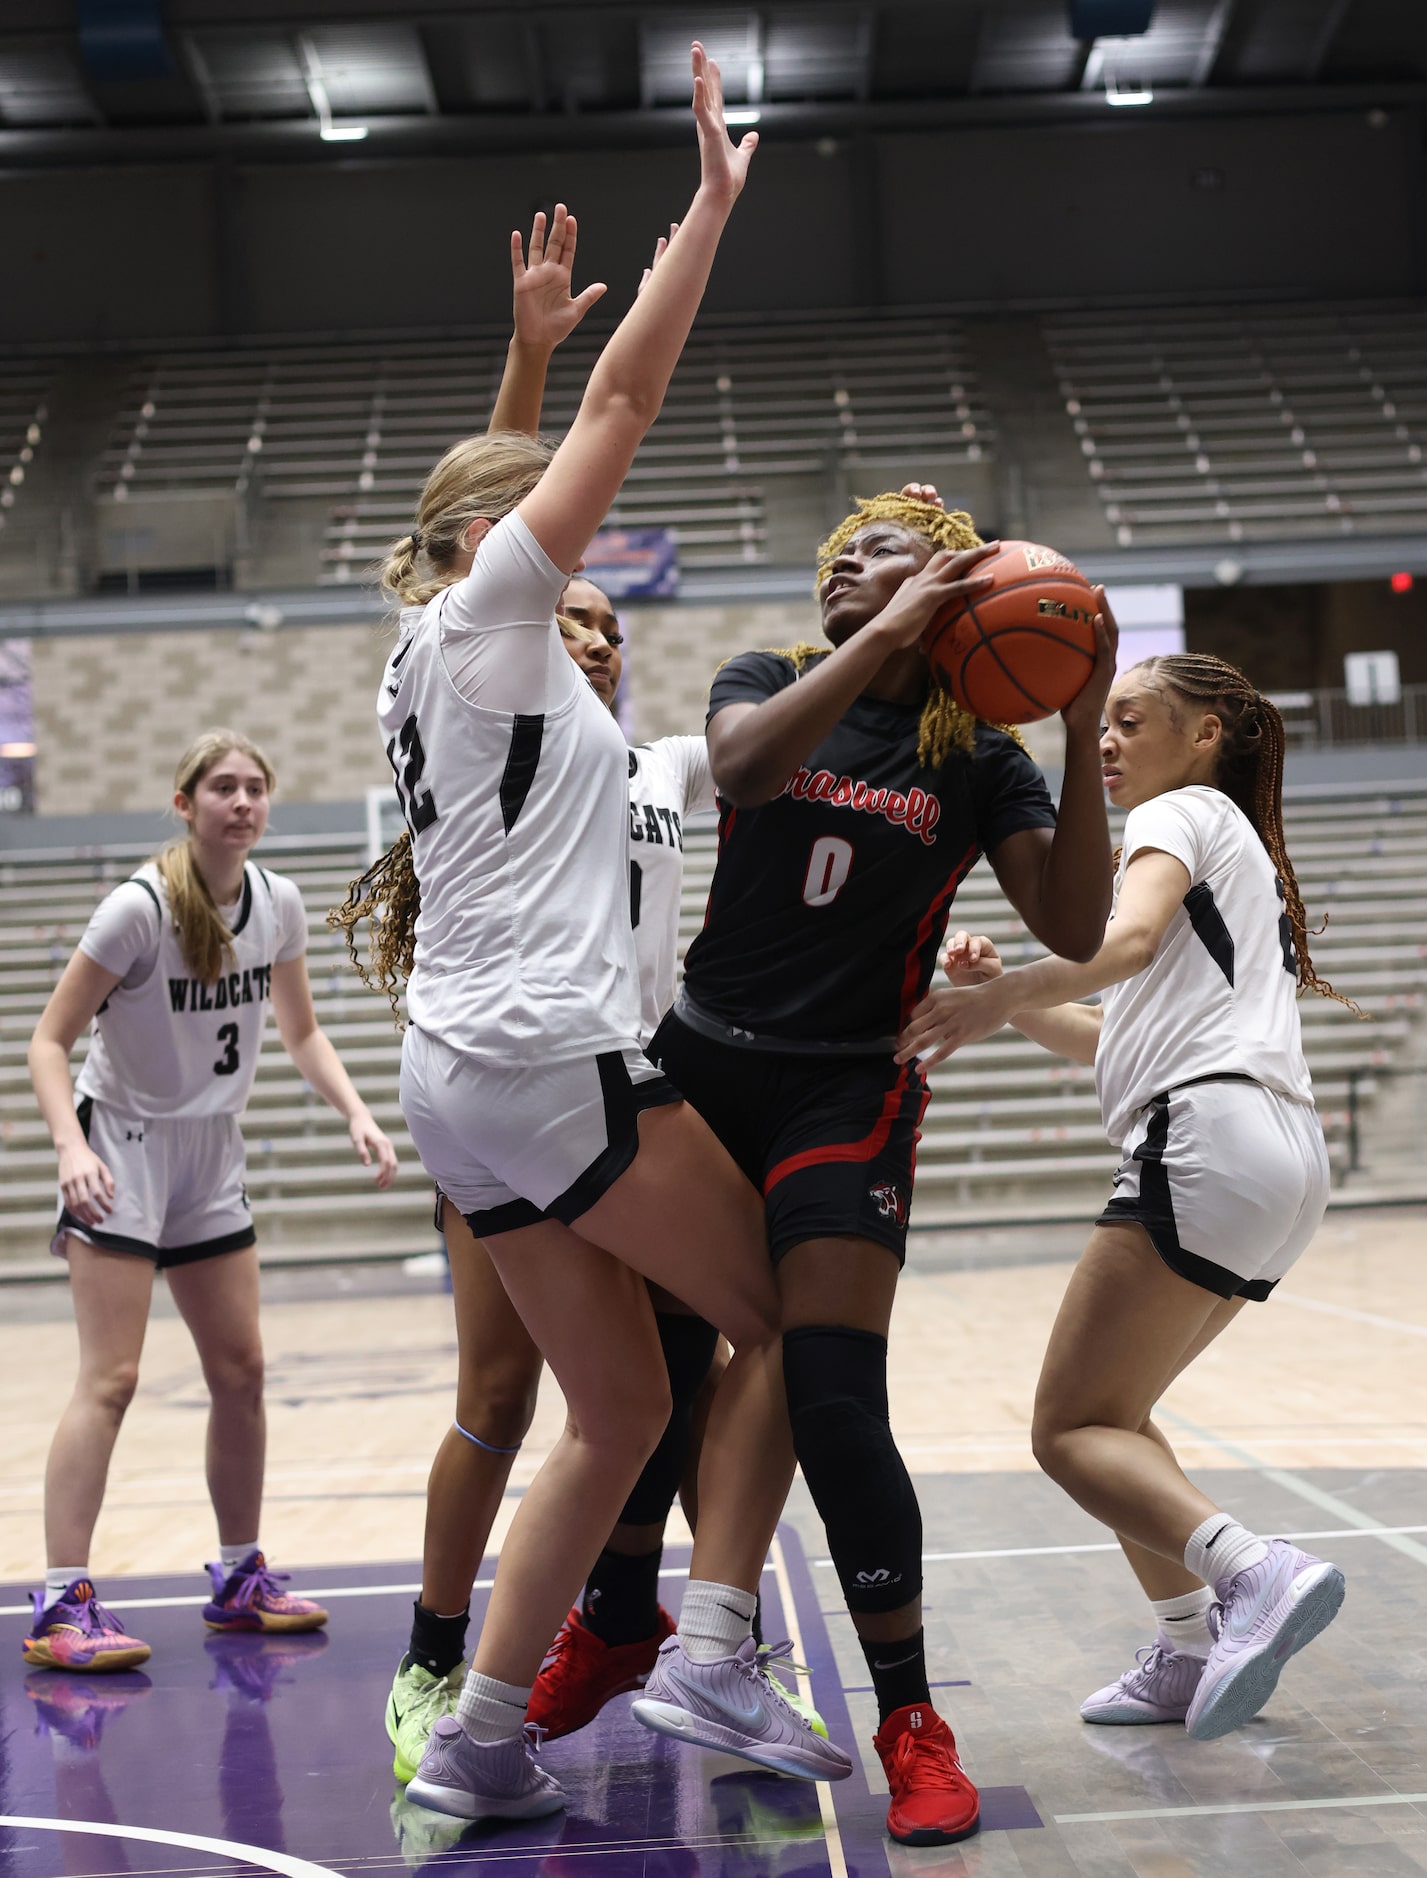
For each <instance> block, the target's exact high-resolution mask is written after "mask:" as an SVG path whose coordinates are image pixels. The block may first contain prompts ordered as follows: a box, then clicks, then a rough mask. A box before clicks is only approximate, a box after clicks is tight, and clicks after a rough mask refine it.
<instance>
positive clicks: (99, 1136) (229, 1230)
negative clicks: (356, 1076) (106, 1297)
mask: <svg viewBox="0 0 1427 1878" xmlns="http://www.w3.org/2000/svg"><path fill="white" fill-rule="evenodd" d="M79 1121H80V1126H81V1127H82V1128H83V1129H84V1135H85V1139H86V1140H87V1141H88V1143H89V1145H90V1147H91V1148H93V1150H94V1152H95V1153H96V1154H97V1155H98V1156H99V1158H100V1160H101V1161H103V1163H104V1165H105V1166H106V1167H107V1168H108V1169H109V1172H110V1173H111V1174H112V1175H113V1176H114V1206H113V1210H112V1212H109V1213H106V1214H105V1216H104V1219H103V1222H102V1224H100V1225H98V1226H86V1225H84V1224H83V1223H82V1222H81V1221H79V1220H77V1219H76V1218H75V1216H74V1215H73V1213H71V1212H70V1211H69V1209H68V1207H66V1206H65V1205H64V1204H63V1202H61V1204H60V1212H59V1224H58V1225H57V1226H56V1227H55V1235H54V1238H53V1239H52V1240H51V1242H50V1250H51V1251H52V1252H54V1253H56V1254H58V1255H59V1256H60V1257H63V1256H64V1254H65V1250H66V1247H65V1240H66V1238H67V1237H68V1236H69V1235H71V1234H72V1235H73V1236H74V1237H75V1238H76V1239H83V1240H84V1241H85V1243H86V1244H87V1245H93V1246H98V1247H99V1248H100V1250H101V1251H104V1252H132V1253H135V1254H137V1256H138V1257H140V1258H146V1259H152V1260H153V1262H154V1264H155V1265H157V1266H158V1267H159V1268H160V1270H164V1269H166V1268H167V1267H168V1266H170V1265H193V1264H196V1263H197V1261H198V1260H199V1259H210V1258H216V1257H217V1256H218V1254H219V1253H220V1252H241V1251H242V1250H243V1249H244V1247H246V1246H250V1245H254V1244H256V1242H257V1234H256V1233H255V1232H254V1231H253V1216H252V1212H251V1209H250V1208H249V1206H248V1190H247V1187H246V1186H245V1185H244V1177H245V1174H246V1172H247V1159H246V1156H245V1154H244V1151H243V1136H242V1133H241V1131H240V1129H239V1127H238V1118H237V1116H236V1115H202V1116H182V1115H180V1116H173V1117H170V1118H166V1119H165V1120H162V1121H144V1120H140V1119H138V1118H136V1117H134V1116H132V1115H124V1114H121V1113H120V1112H119V1110H117V1109H114V1108H111V1107H110V1106H108V1105H107V1104H105V1103H100V1102H96V1101H94V1099H93V1098H92V1097H91V1096H84V1097H83V1098H82V1099H81V1101H80V1103H79Z"/></svg>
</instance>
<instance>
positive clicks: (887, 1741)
mask: <svg viewBox="0 0 1427 1878" xmlns="http://www.w3.org/2000/svg"><path fill="white" fill-rule="evenodd" d="M872 1745H873V1747H874V1748H876V1750H877V1752H878V1754H879V1756H880V1757H881V1761H882V1771H883V1773H884V1774H886V1776H887V1785H888V1787H889V1788H890V1790H891V1794H892V1804H891V1805H890V1806H889V1807H888V1808H887V1830H888V1832H889V1833H891V1835H892V1837H893V1838H894V1839H898V1840H900V1841H901V1843H902V1844H903V1845H950V1844H951V1843H952V1842H953V1840H956V1839H969V1838H970V1837H971V1835H972V1833H973V1832H975V1831H976V1829H977V1827H978V1826H980V1824H981V1799H980V1796H979V1794H978V1793H977V1791H976V1789H975V1787H973V1786H972V1784H971V1782H970V1781H969V1780H968V1779H967V1777H966V1775H965V1774H964V1773H963V1772H962V1770H961V1762H960V1761H959V1760H958V1759H957V1754H956V1736H955V1735H954V1734H953V1733H952V1732H951V1730H950V1729H949V1728H948V1727H947V1725H946V1723H945V1722H944V1721H943V1720H942V1718H941V1716H940V1715H938V1714H937V1712H936V1710H935V1709H933V1708H924V1707H922V1706H921V1704H917V1705H915V1706H913V1707H909V1708H899V1709H894V1710H893V1711H892V1713H891V1714H890V1715H889V1716H888V1717H887V1719H886V1721H884V1722H883V1724H882V1726H881V1727H880V1728H879V1729H878V1730H877V1733H876V1734H875V1735H873V1737H872Z"/></svg>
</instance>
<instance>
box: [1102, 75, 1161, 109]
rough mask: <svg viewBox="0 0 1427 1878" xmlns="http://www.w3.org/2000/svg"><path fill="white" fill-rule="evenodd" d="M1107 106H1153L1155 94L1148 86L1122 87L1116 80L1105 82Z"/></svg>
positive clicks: (1109, 79)
mask: <svg viewBox="0 0 1427 1878" xmlns="http://www.w3.org/2000/svg"><path fill="white" fill-rule="evenodd" d="M1105 102H1106V104H1153V103H1154V93H1153V92H1152V91H1151V90H1150V88H1149V86H1148V85H1121V84H1120V82H1119V80H1118V79H1116V78H1107V79H1106V80H1105Z"/></svg>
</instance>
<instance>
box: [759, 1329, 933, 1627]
mask: <svg viewBox="0 0 1427 1878" xmlns="http://www.w3.org/2000/svg"><path fill="white" fill-rule="evenodd" d="M783 1379H784V1382H785V1384H786V1386H787V1391H788V1416H789V1420H790V1421H791V1422H792V1426H793V1450H794V1452H795V1453H796V1455H797V1457H798V1464H799V1466H800V1467H801V1468H802V1470H803V1478H804V1480H806V1481H807V1483H808V1491H809V1493H811V1494H812V1496H813V1504H814V1505H815V1506H816V1507H817V1509H818V1512H819V1513H820V1514H821V1516H822V1522H823V1525H824V1526H825V1527H826V1528H827V1549H828V1551H829V1552H830V1553H831V1554H832V1560H833V1564H834V1565H835V1566H836V1567H837V1575H838V1577H839V1578H840V1579H841V1580H842V1593H843V1596H844V1597H845V1598H846V1600H847V1608H848V1609H849V1610H850V1611H866V1612H877V1611H895V1610H900V1609H901V1607H902V1605H904V1604H908V1603H910V1602H911V1600H912V1599H913V1598H914V1597H916V1596H917V1595H918V1594H919V1592H920V1591H921V1588H922V1515H921V1508H920V1507H919V1506H918V1505H917V1496H916V1493H915V1492H914V1490H913V1488H912V1482H911V1477H910V1476H909V1474H908V1473H907V1469H906V1466H905V1464H904V1463H903V1460H902V1457H901V1455H900V1454H899V1453H898V1452H897V1448H896V1444H895V1443H894V1442H893V1440H892V1426H891V1422H890V1420H889V1418H888V1414H887V1339H886V1338H885V1337H879V1336H877V1335H875V1334H874V1333H873V1332H872V1331H869V1330H847V1329H843V1328H840V1327H839V1326H836V1325H822V1324H817V1325H809V1326H807V1327H806V1328H803V1329H798V1330H788V1331H785V1332H784V1333H783Z"/></svg>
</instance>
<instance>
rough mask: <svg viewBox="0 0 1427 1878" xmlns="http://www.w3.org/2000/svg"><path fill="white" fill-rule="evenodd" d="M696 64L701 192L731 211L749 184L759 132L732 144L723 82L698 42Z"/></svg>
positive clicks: (694, 51)
mask: <svg viewBox="0 0 1427 1878" xmlns="http://www.w3.org/2000/svg"><path fill="white" fill-rule="evenodd" d="M693 60H694V126H695V129H696V130H697V132H698V138H699V163H700V174H699V189H700V191H701V192H703V193H705V194H708V195H711V196H714V197H716V198H717V199H718V200H719V201H720V202H722V203H723V204H724V205H725V206H728V207H731V206H732V204H733V203H734V202H735V201H736V200H737V199H738V196H739V194H740V192H741V191H742V188H743V185H744V184H745V183H746V182H747V180H748V166H749V164H750V163H751V162H752V161H753V152H754V151H755V150H756V149H757V148H758V132H757V131H756V130H751V131H749V133H748V135H747V136H746V137H744V138H743V139H742V140H741V141H740V142H739V143H737V144H733V143H730V142H729V137H728V126H727V125H726V124H725V123H724V121H723V78H722V76H721V75H720V72H719V69H718V66H717V65H716V64H715V63H714V61H713V60H712V59H711V58H710V57H709V55H708V53H707V52H705V51H704V48H703V47H702V45H700V43H699V41H698V40H697V39H696V40H695V41H694V44H693Z"/></svg>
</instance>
